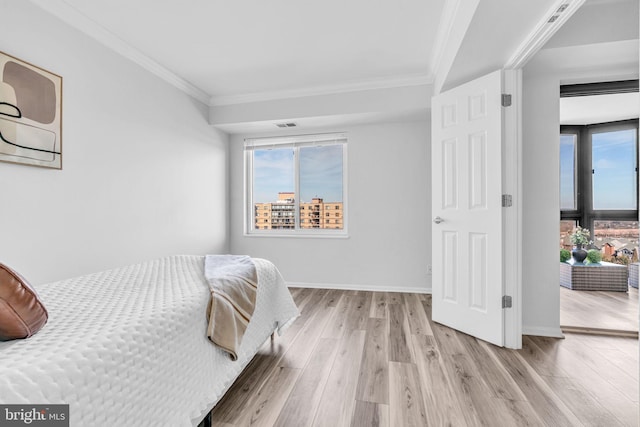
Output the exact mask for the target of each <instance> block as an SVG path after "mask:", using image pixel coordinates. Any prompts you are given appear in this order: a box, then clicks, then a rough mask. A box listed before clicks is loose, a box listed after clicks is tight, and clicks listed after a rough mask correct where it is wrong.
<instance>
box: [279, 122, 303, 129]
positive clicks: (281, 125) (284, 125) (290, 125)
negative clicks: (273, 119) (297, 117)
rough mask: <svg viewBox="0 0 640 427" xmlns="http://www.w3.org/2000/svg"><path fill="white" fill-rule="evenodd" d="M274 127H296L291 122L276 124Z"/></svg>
mask: <svg viewBox="0 0 640 427" xmlns="http://www.w3.org/2000/svg"><path fill="white" fill-rule="evenodd" d="M276 126H278V127H279V128H294V127H296V126H298V125H297V124H295V123H293V122H291V123H276Z"/></svg>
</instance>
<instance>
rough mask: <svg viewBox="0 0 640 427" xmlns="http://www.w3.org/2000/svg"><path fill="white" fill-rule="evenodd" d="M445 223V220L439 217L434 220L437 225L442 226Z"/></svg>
mask: <svg viewBox="0 0 640 427" xmlns="http://www.w3.org/2000/svg"><path fill="white" fill-rule="evenodd" d="M443 221H444V219H442V218H440V217H439V216H437V217H435V218H433V222H434V223H436V224H440V223H441V222H443Z"/></svg>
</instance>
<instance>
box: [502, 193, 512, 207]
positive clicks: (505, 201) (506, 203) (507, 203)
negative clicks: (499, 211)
mask: <svg viewBox="0 0 640 427" xmlns="http://www.w3.org/2000/svg"><path fill="white" fill-rule="evenodd" d="M511 206H513V197H511V194H503V195H502V207H503V208H510V207H511Z"/></svg>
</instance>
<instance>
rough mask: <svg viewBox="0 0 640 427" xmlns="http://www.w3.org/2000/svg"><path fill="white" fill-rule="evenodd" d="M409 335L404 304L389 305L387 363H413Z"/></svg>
mask: <svg viewBox="0 0 640 427" xmlns="http://www.w3.org/2000/svg"><path fill="white" fill-rule="evenodd" d="M410 335H411V331H410V330H409V322H408V321H407V316H406V315H405V308H404V304H389V361H392V362H405V363H411V362H413V356H412V354H411V348H410V347H409V340H410Z"/></svg>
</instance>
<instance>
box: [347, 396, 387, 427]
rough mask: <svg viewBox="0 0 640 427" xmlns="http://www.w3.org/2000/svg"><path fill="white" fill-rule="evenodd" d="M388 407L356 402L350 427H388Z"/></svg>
mask: <svg viewBox="0 0 640 427" xmlns="http://www.w3.org/2000/svg"><path fill="white" fill-rule="evenodd" d="M389 426H390V424H389V405H382V404H380V403H372V402H363V401H361V400H358V401H356V408H355V411H354V414H353V420H352V422H351V427H389Z"/></svg>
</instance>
